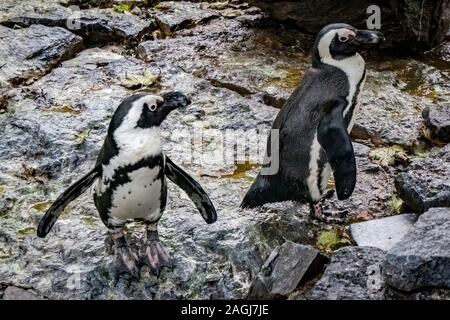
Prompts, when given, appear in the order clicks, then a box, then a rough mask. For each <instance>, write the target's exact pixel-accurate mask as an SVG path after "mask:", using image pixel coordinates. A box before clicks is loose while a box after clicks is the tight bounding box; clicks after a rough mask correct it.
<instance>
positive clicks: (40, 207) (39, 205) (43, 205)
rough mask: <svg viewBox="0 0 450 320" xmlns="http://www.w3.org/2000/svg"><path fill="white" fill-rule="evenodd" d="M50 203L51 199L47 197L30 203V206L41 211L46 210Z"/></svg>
mask: <svg viewBox="0 0 450 320" xmlns="http://www.w3.org/2000/svg"><path fill="white" fill-rule="evenodd" d="M52 203H53V200H50V199H47V200H44V201H41V202H37V203H35V204H33V205H31V208H33V209H34V210H37V211H39V212H43V211H45V210H47V209H48V208H49V207H50V205H51V204H52Z"/></svg>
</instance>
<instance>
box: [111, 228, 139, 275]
mask: <svg viewBox="0 0 450 320" xmlns="http://www.w3.org/2000/svg"><path fill="white" fill-rule="evenodd" d="M114 243H115V254H114V267H115V271H116V279H118V278H119V277H120V275H122V274H124V273H125V274H129V275H131V276H132V277H133V278H134V279H136V280H139V278H140V271H139V268H138V266H137V257H136V256H135V254H134V253H133V252H132V251H131V249H130V248H129V247H128V244H127V242H126V240H125V237H124V236H121V237H119V238H116V239H114Z"/></svg>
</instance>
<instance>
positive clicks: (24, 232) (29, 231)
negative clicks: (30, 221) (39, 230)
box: [16, 227, 36, 237]
mask: <svg viewBox="0 0 450 320" xmlns="http://www.w3.org/2000/svg"><path fill="white" fill-rule="evenodd" d="M35 232H36V228H35V227H26V228H23V229H20V230H19V231H17V232H16V235H17V236H18V237H24V236H26V235H29V234H32V233H35Z"/></svg>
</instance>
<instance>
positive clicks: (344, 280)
mask: <svg viewBox="0 0 450 320" xmlns="http://www.w3.org/2000/svg"><path fill="white" fill-rule="evenodd" d="M385 255H386V253H385V252H384V251H383V250H380V249H378V248H372V247H344V248H341V249H338V250H336V251H335V252H334V253H333V256H332V258H331V261H330V264H329V265H328V266H327V268H326V269H325V272H324V274H323V276H322V278H321V279H320V280H319V281H318V282H317V283H316V285H315V286H314V288H313V289H311V291H310V292H308V293H307V294H306V296H305V298H306V299H317V300H349V299H350V300H360V299H363V300H380V299H384V298H385V294H386V290H387V289H386V286H385V285H384V282H383V278H382V276H381V264H382V263H383V259H384V256H385Z"/></svg>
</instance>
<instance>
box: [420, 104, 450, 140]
mask: <svg viewBox="0 0 450 320" xmlns="http://www.w3.org/2000/svg"><path fill="white" fill-rule="evenodd" d="M422 116H423V118H424V119H425V123H426V125H427V126H428V128H430V130H431V133H432V135H433V137H434V138H437V139H439V140H441V141H443V142H446V143H447V142H450V106H434V107H427V108H425V109H423V111H422Z"/></svg>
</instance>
